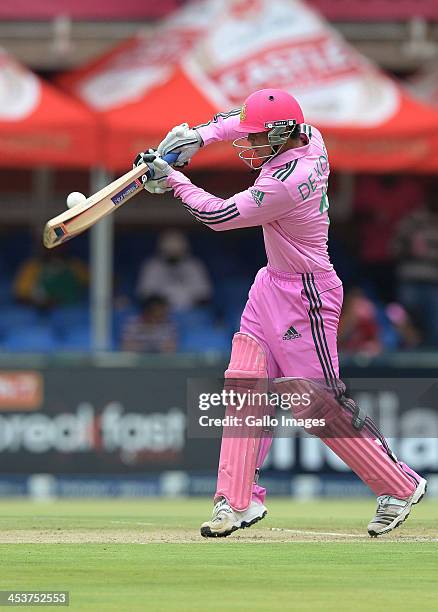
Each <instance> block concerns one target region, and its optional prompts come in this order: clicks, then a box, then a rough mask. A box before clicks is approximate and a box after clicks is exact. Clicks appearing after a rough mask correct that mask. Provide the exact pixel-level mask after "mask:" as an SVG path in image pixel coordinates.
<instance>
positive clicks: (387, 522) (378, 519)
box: [368, 478, 427, 538]
mask: <svg viewBox="0 0 438 612" xmlns="http://www.w3.org/2000/svg"><path fill="white" fill-rule="evenodd" d="M426 489H427V481H426V480H425V479H424V478H422V479H421V480H420V482H419V483H418V485H417V488H416V489H415V491H414V492H413V493H412V495H411V497H408V499H398V498H397V497H391V496H390V495H380V496H379V497H378V498H377V511H376V515H375V517H374V518H373V519H372V521H371V522H370V523H369V525H368V533H369V534H370V536H371V537H374V538H376V537H377V536H380V535H383V534H384V533H388V531H392V530H393V529H395V528H396V527H398V526H399V525H401V524H402V523H403V521H404V520H406V519H407V518H408V516H409V513H410V511H411V508H412V506H413V505H414V504H418V502H419V501H421V500H422V498H423V496H424V494H425V493H426Z"/></svg>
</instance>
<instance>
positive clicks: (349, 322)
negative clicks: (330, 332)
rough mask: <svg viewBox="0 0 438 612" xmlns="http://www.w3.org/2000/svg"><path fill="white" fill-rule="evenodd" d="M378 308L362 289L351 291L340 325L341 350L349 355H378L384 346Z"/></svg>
mask: <svg viewBox="0 0 438 612" xmlns="http://www.w3.org/2000/svg"><path fill="white" fill-rule="evenodd" d="M377 315H378V313H377V308H376V306H375V305H374V304H373V302H372V301H371V300H369V299H368V298H367V297H366V295H365V294H364V292H363V291H362V289H361V288H360V287H353V288H352V289H350V290H349V292H348V293H347V295H346V296H345V300H344V307H343V310H342V316H341V320H340V323H339V332H338V346H339V350H341V351H345V352H347V353H364V354H366V355H369V356H374V355H378V354H379V353H381V352H382V349H383V346H382V342H381V339H380V329H379V322H378V316H377Z"/></svg>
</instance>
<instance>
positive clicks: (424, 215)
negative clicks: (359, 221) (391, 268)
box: [393, 185, 438, 346]
mask: <svg viewBox="0 0 438 612" xmlns="http://www.w3.org/2000/svg"><path fill="white" fill-rule="evenodd" d="M393 245H394V253H395V255H396V257H397V267H396V272H397V280H398V297H399V301H400V302H401V303H402V304H403V306H404V307H405V308H406V309H407V311H408V312H409V313H410V315H411V316H412V319H413V322H414V324H415V325H416V326H418V327H419V329H420V330H421V332H422V338H423V344H426V345H430V346H438V197H437V195H436V192H434V189H433V188H432V185H431V186H430V188H429V190H428V195H427V198H426V203H425V205H424V206H423V207H422V208H420V209H419V210H417V211H415V212H413V213H412V214H410V215H407V216H406V217H405V218H404V219H402V221H401V222H400V224H399V226H398V229H397V232H396V234H395V237H394V243H393Z"/></svg>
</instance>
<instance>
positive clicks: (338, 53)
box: [63, 0, 438, 172]
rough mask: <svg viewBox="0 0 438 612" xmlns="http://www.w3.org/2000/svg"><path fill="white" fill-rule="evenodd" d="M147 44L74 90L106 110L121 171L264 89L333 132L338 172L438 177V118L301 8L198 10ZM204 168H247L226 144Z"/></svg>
mask: <svg viewBox="0 0 438 612" xmlns="http://www.w3.org/2000/svg"><path fill="white" fill-rule="evenodd" d="M193 7H195V8H193ZM200 9H201V10H200ZM187 16H188V17H189V18H188V17H187ZM190 17H192V18H190ZM140 44H141V43H139V42H136V43H134V42H133V41H131V42H128V43H127V47H126V48H124V49H119V50H116V52H115V53H113V54H112V55H111V56H109V57H107V58H104V59H103V60H100V61H99V62H97V63H95V64H94V65H93V66H91V67H89V68H87V69H86V70H85V71H83V72H82V73H76V75H75V74H73V75H71V76H70V77H68V76H67V77H66V78H65V79H64V80H63V83H64V85H66V86H67V87H68V88H69V90H70V91H73V92H74V93H75V94H76V95H79V96H80V98H81V99H82V100H84V101H87V102H88V103H89V104H91V106H92V107H93V108H94V109H95V110H97V111H99V113H100V115H101V117H102V121H103V123H104V126H105V130H106V131H107V138H106V141H105V143H106V144H105V151H106V155H105V157H106V160H107V162H108V164H109V166H110V167H111V168H118V169H120V168H126V167H127V166H128V165H129V163H130V161H131V159H132V156H133V154H134V153H135V152H137V151H138V150H140V149H144V148H145V147H147V146H152V145H154V144H157V143H158V142H159V140H160V139H161V138H162V136H163V135H164V134H165V133H166V132H167V130H168V129H169V128H170V127H172V126H173V125H175V124H177V123H181V122H182V121H187V122H188V123H189V124H191V125H196V124H197V123H200V122H204V121H206V120H208V119H209V118H211V116H212V115H213V114H214V113H216V112H218V111H226V110H229V109H231V108H235V107H237V106H240V105H241V104H242V102H243V100H244V99H245V98H246V97H247V96H248V95H249V94H250V93H251V92H253V91H254V90H256V89H261V88H264V87H279V88H282V89H286V90H288V91H290V92H291V93H292V94H293V95H294V96H296V97H297V98H298V100H299V101H300V103H301V104H302V106H303V109H304V113H305V117H306V121H307V122H308V123H312V124H314V125H316V126H318V127H319V128H321V129H322V131H323V133H324V135H325V138H326V142H327V145H328V147H329V152H330V158H331V161H332V166H333V167H335V168H338V169H342V170H350V171H372V172H375V171H377V172H389V171H397V170H401V169H408V168H409V169H424V168H427V169H430V168H432V167H438V112H436V111H435V110H434V109H433V108H431V107H429V106H427V105H426V104H422V103H421V102H419V101H416V100H415V99H414V98H412V97H411V96H410V95H409V94H408V93H406V92H405V91H404V90H403V89H402V88H401V87H400V86H399V84H398V83H397V82H396V81H395V80H393V79H391V78H389V77H388V76H386V75H385V74H384V73H383V72H381V71H380V70H379V69H378V68H377V67H376V66H374V65H373V64H372V63H371V62H370V61H368V60H367V59H365V58H364V57H363V56H361V55H360V54H359V53H358V52H357V51H356V50H355V49H353V48H352V47H351V46H350V45H349V44H348V43H346V42H345V41H344V40H343V38H342V37H341V36H340V35H339V34H338V33H337V32H336V31H335V30H334V29H333V28H332V27H331V26H329V25H328V24H327V23H326V22H325V21H324V20H323V19H322V18H321V17H320V16H319V15H318V14H317V13H316V12H314V11H313V10H311V9H309V8H308V7H307V6H306V5H305V4H304V3H303V2H301V1H300V0H221V1H220V2H218V1H217V0H210V1H208V0H207V1H205V2H203V3H195V5H188V7H187V8H186V9H185V11H184V10H183V11H182V12H181V13H179V14H178V15H177V16H175V17H174V18H173V22H171V21H170V20H166V21H165V22H163V24H162V25H161V26H159V27H158V28H157V30H156V31H155V33H152V34H149V35H148V36H147V38H146V39H145V42H143V43H142V46H140ZM105 92H106V93H105ZM194 163H195V164H196V165H203V166H211V165H216V164H218V163H221V164H223V165H224V166H226V167H234V166H238V164H239V163H240V162H239V161H238V160H237V159H236V156H233V155H232V154H230V152H229V150H228V149H227V150H225V145H224V144H219V145H213V146H212V147H209V148H208V149H206V150H205V152H203V153H202V155H199V156H197V157H196V158H195V159H194Z"/></svg>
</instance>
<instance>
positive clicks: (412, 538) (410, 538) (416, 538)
mask: <svg viewBox="0 0 438 612" xmlns="http://www.w3.org/2000/svg"><path fill="white" fill-rule="evenodd" d="M270 531H283V532H286V533H295V534H296V535H314V536H333V537H339V538H366V539H367V540H373V539H374V538H371V537H370V536H369V535H366V534H364V533H339V532H336V531H304V530H303V529H285V528H283V527H271V528H270ZM376 539H377V538H376ZM378 539H379V542H393V541H394V540H392V539H391V540H387V539H384V538H378ZM397 540H398V541H406V542H438V538H428V537H427V536H414V535H411V536H405V537H401V538H397Z"/></svg>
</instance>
